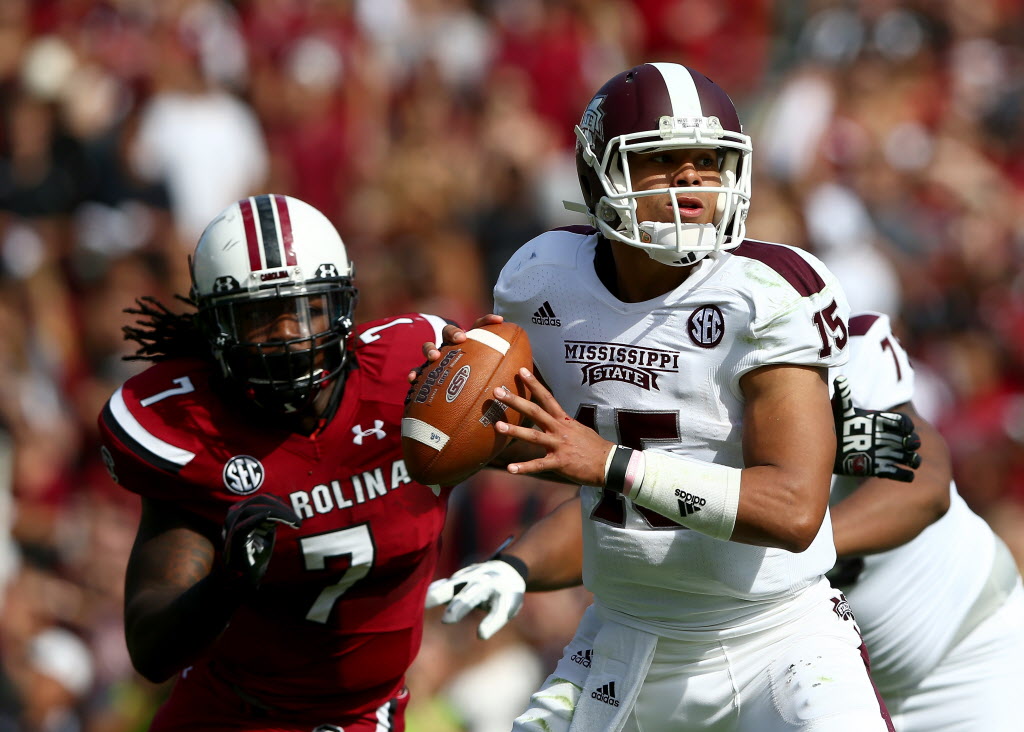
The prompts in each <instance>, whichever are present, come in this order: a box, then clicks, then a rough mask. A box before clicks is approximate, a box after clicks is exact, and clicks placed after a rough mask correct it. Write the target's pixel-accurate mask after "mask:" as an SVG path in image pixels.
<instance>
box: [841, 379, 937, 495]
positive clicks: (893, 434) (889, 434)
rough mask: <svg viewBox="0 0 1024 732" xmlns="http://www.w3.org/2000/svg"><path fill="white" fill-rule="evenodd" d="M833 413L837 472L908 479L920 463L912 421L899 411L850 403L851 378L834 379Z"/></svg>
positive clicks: (909, 479)
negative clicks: (873, 410) (863, 407)
mask: <svg viewBox="0 0 1024 732" xmlns="http://www.w3.org/2000/svg"><path fill="white" fill-rule="evenodd" d="M833 385H834V386H835V394H834V395H833V397H832V415H833V417H834V419H835V423H836V441H837V444H836V462H835V466H834V467H833V472H834V473H836V474H837V475H853V476H857V477H865V478H866V477H878V478H889V479H891V480H899V481H902V482H904V483H909V482H911V481H912V480H914V470H915V469H916V468H917V467H918V466H919V465H920V464H921V456H920V455H918V454H917V449H918V448H919V447H921V440H920V438H919V437H918V436H917V432H915V431H914V421H913V420H912V419H911V418H910V417H908V416H907V415H905V414H901V413H899V412H872V411H867V410H864V409H858V408H856V407H854V406H853V394H852V392H851V389H850V382H849V380H847V378H846V377H845V376H837V377H836V379H835V381H834V382H833Z"/></svg>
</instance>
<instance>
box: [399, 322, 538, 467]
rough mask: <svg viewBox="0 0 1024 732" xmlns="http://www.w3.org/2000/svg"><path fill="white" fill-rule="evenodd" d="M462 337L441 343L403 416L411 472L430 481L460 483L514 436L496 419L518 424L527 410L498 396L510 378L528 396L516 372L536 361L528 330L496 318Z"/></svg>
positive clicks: (404, 448) (413, 389)
mask: <svg viewBox="0 0 1024 732" xmlns="http://www.w3.org/2000/svg"><path fill="white" fill-rule="evenodd" d="M466 336H467V339H466V341H465V342H464V343H460V344H458V345H449V346H445V347H444V348H441V349H440V351H441V358H440V359H438V360H437V361H435V362H433V364H431V366H430V367H429V368H425V369H424V370H423V373H421V374H420V375H419V376H418V377H417V378H416V381H415V382H414V383H413V385H412V386H411V387H410V389H409V397H408V400H407V402H406V405H405V414H404V417H403V419H402V451H403V453H404V454H405V465H406V467H407V468H408V469H409V475H411V476H412V478H413V480H416V481H418V482H420V483H423V484H425V485H431V486H440V485H444V486H450V485H456V484H457V483H460V482H461V481H463V480H465V479H466V478H468V477H469V476H470V475H472V474H473V473H475V472H477V471H478V470H480V469H481V468H482V467H483V466H484V465H486V464H487V463H489V462H490V461H491V459H492V458H493V457H494V456H495V455H497V454H498V453H499V452H501V450H502V449H503V448H504V447H505V445H506V444H507V443H508V437H506V436H504V435H502V434H500V433H499V432H497V431H496V430H495V429H494V426H493V425H494V423H495V422H498V421H504V422H508V423H509V424H514V425H518V424H520V423H521V421H522V415H520V414H519V412H517V411H515V410H514V409H508V408H507V407H506V406H505V405H504V404H502V403H501V402H499V401H497V400H495V399H494V397H493V396H492V395H493V393H494V390H495V389H496V388H498V387H501V386H504V387H505V388H506V389H508V390H509V391H511V392H513V393H514V394H518V395H519V396H521V397H523V398H525V399H529V398H530V394H529V391H528V390H527V389H526V387H525V385H524V384H523V382H522V379H520V378H519V377H518V371H519V369H520V367H523V366H525V367H526V368H528V369H531V370H532V368H533V352H532V351H531V349H530V341H529V339H528V338H527V336H526V331H524V330H523V329H522V328H520V327H519V326H518V325H515V324H514V323H498V324H496V325H486V326H484V327H482V328H474V329H473V330H470V331H467V332H466Z"/></svg>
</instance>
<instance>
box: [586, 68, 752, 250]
mask: <svg viewBox="0 0 1024 732" xmlns="http://www.w3.org/2000/svg"><path fill="white" fill-rule="evenodd" d="M576 138H577V141H576V171H577V173H578V175H579V179H580V187H581V188H582V190H583V199H584V202H585V206H580V205H579V204H573V203H570V202H566V208H568V209H569V210H571V211H577V212H580V213H584V214H586V215H587V216H588V218H589V219H590V221H591V223H592V224H593V225H594V226H595V227H596V228H597V229H598V230H600V232H601V233H602V234H603V235H604V236H605V237H606V238H608V239H615V240H616V241H621V242H624V243H626V244H629V245H630V246H634V247H638V248H640V249H643V250H645V251H646V252H647V253H648V254H649V255H650V256H651V258H652V259H655V260H657V261H659V262H661V263H662V264H668V265H672V266H677V267H681V266H685V265H689V264H693V263H694V262H696V261H698V260H699V259H701V258H703V257H705V256H706V255H707V254H708V253H709V252H713V251H715V250H717V249H721V248H725V247H731V246H735V245H737V244H739V243H740V242H741V241H743V236H744V228H745V221H746V218H747V211H748V210H749V208H750V178H751V152H752V147H751V142H750V137H749V136H748V135H745V134H743V129H742V127H741V125H740V120H739V116H738V115H737V114H736V107H735V106H734V105H733V103H732V100H730V99H729V96H728V95H727V94H726V93H725V91H724V90H723V89H722V88H721V87H720V86H718V85H717V84H715V82H713V81H711V80H710V79H708V78H707V77H706V76H704V75H703V74H701V73H699V72H697V71H694V70H693V69H690V68H688V67H686V66H681V65H679V64H666V63H655V64H641V65H640V66H636V67H634V68H632V69H629V70H628V71H623V72H622V73H620V74H618V75H617V76H614V77H613V78H611V79H610V80H609V81H608V82H607V83H606V84H605V85H604V86H603V87H601V89H599V90H598V92H597V94H595V95H594V97H593V99H591V101H590V104H588V105H587V109H586V110H585V111H584V113H583V118H582V119H581V120H580V123H579V125H577V126H576ZM677 148H697V149H705V148H706V149H713V150H717V151H718V158H719V170H720V171H721V173H722V185H721V186H717V187H712V186H704V187H702V188H701V190H702V191H708V192H717V193H718V194H719V195H718V203H717V208H716V211H715V216H714V223H712V224H696V223H688V222H684V221H682V220H681V218H680V214H679V204H678V202H677V200H676V197H677V196H678V195H681V194H685V193H688V192H689V191H688V190H685V189H683V188H678V187H673V188H662V189H658V190H652V191H634V190H633V183H632V180H631V179H630V173H629V161H628V158H627V156H626V154H625V153H627V152H634V153H649V152H655V151H658V150H668V149H677ZM666 193H668V194H669V195H670V198H671V200H672V206H673V209H674V211H675V222H673V223H662V222H653V221H638V220H637V215H636V199H637V198H639V197H641V196H651V195H665V194H666Z"/></svg>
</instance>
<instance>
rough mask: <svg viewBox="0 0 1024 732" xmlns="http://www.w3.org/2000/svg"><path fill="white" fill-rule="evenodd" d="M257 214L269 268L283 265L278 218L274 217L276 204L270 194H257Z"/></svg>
mask: <svg viewBox="0 0 1024 732" xmlns="http://www.w3.org/2000/svg"><path fill="white" fill-rule="evenodd" d="M254 200H255V202H256V215H257V216H258V217H259V223H260V233H261V234H262V235H263V257H264V259H265V260H266V263H267V269H277V268H278V267H280V266H281V242H280V239H279V237H278V236H277V219H276V218H275V217H274V204H273V203H271V201H270V196H267V195H263V196H256V198H255V199H254Z"/></svg>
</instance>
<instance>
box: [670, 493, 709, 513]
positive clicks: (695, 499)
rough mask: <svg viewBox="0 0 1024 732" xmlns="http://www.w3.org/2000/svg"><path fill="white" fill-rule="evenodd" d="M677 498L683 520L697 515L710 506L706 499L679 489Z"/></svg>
mask: <svg viewBox="0 0 1024 732" xmlns="http://www.w3.org/2000/svg"><path fill="white" fill-rule="evenodd" d="M676 498H677V499H678V500H679V515H680V516H681V517H682V518H686V517H687V516H690V515H692V514H695V513H697V511H699V510H701V508H703V507H704V506H706V505H707V504H708V502H707V500H705V499H704V498H701V497H700V496H695V495H693V494H692V493H687V492H686V491H684V490H680V489H678V488H677V489H676Z"/></svg>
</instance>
